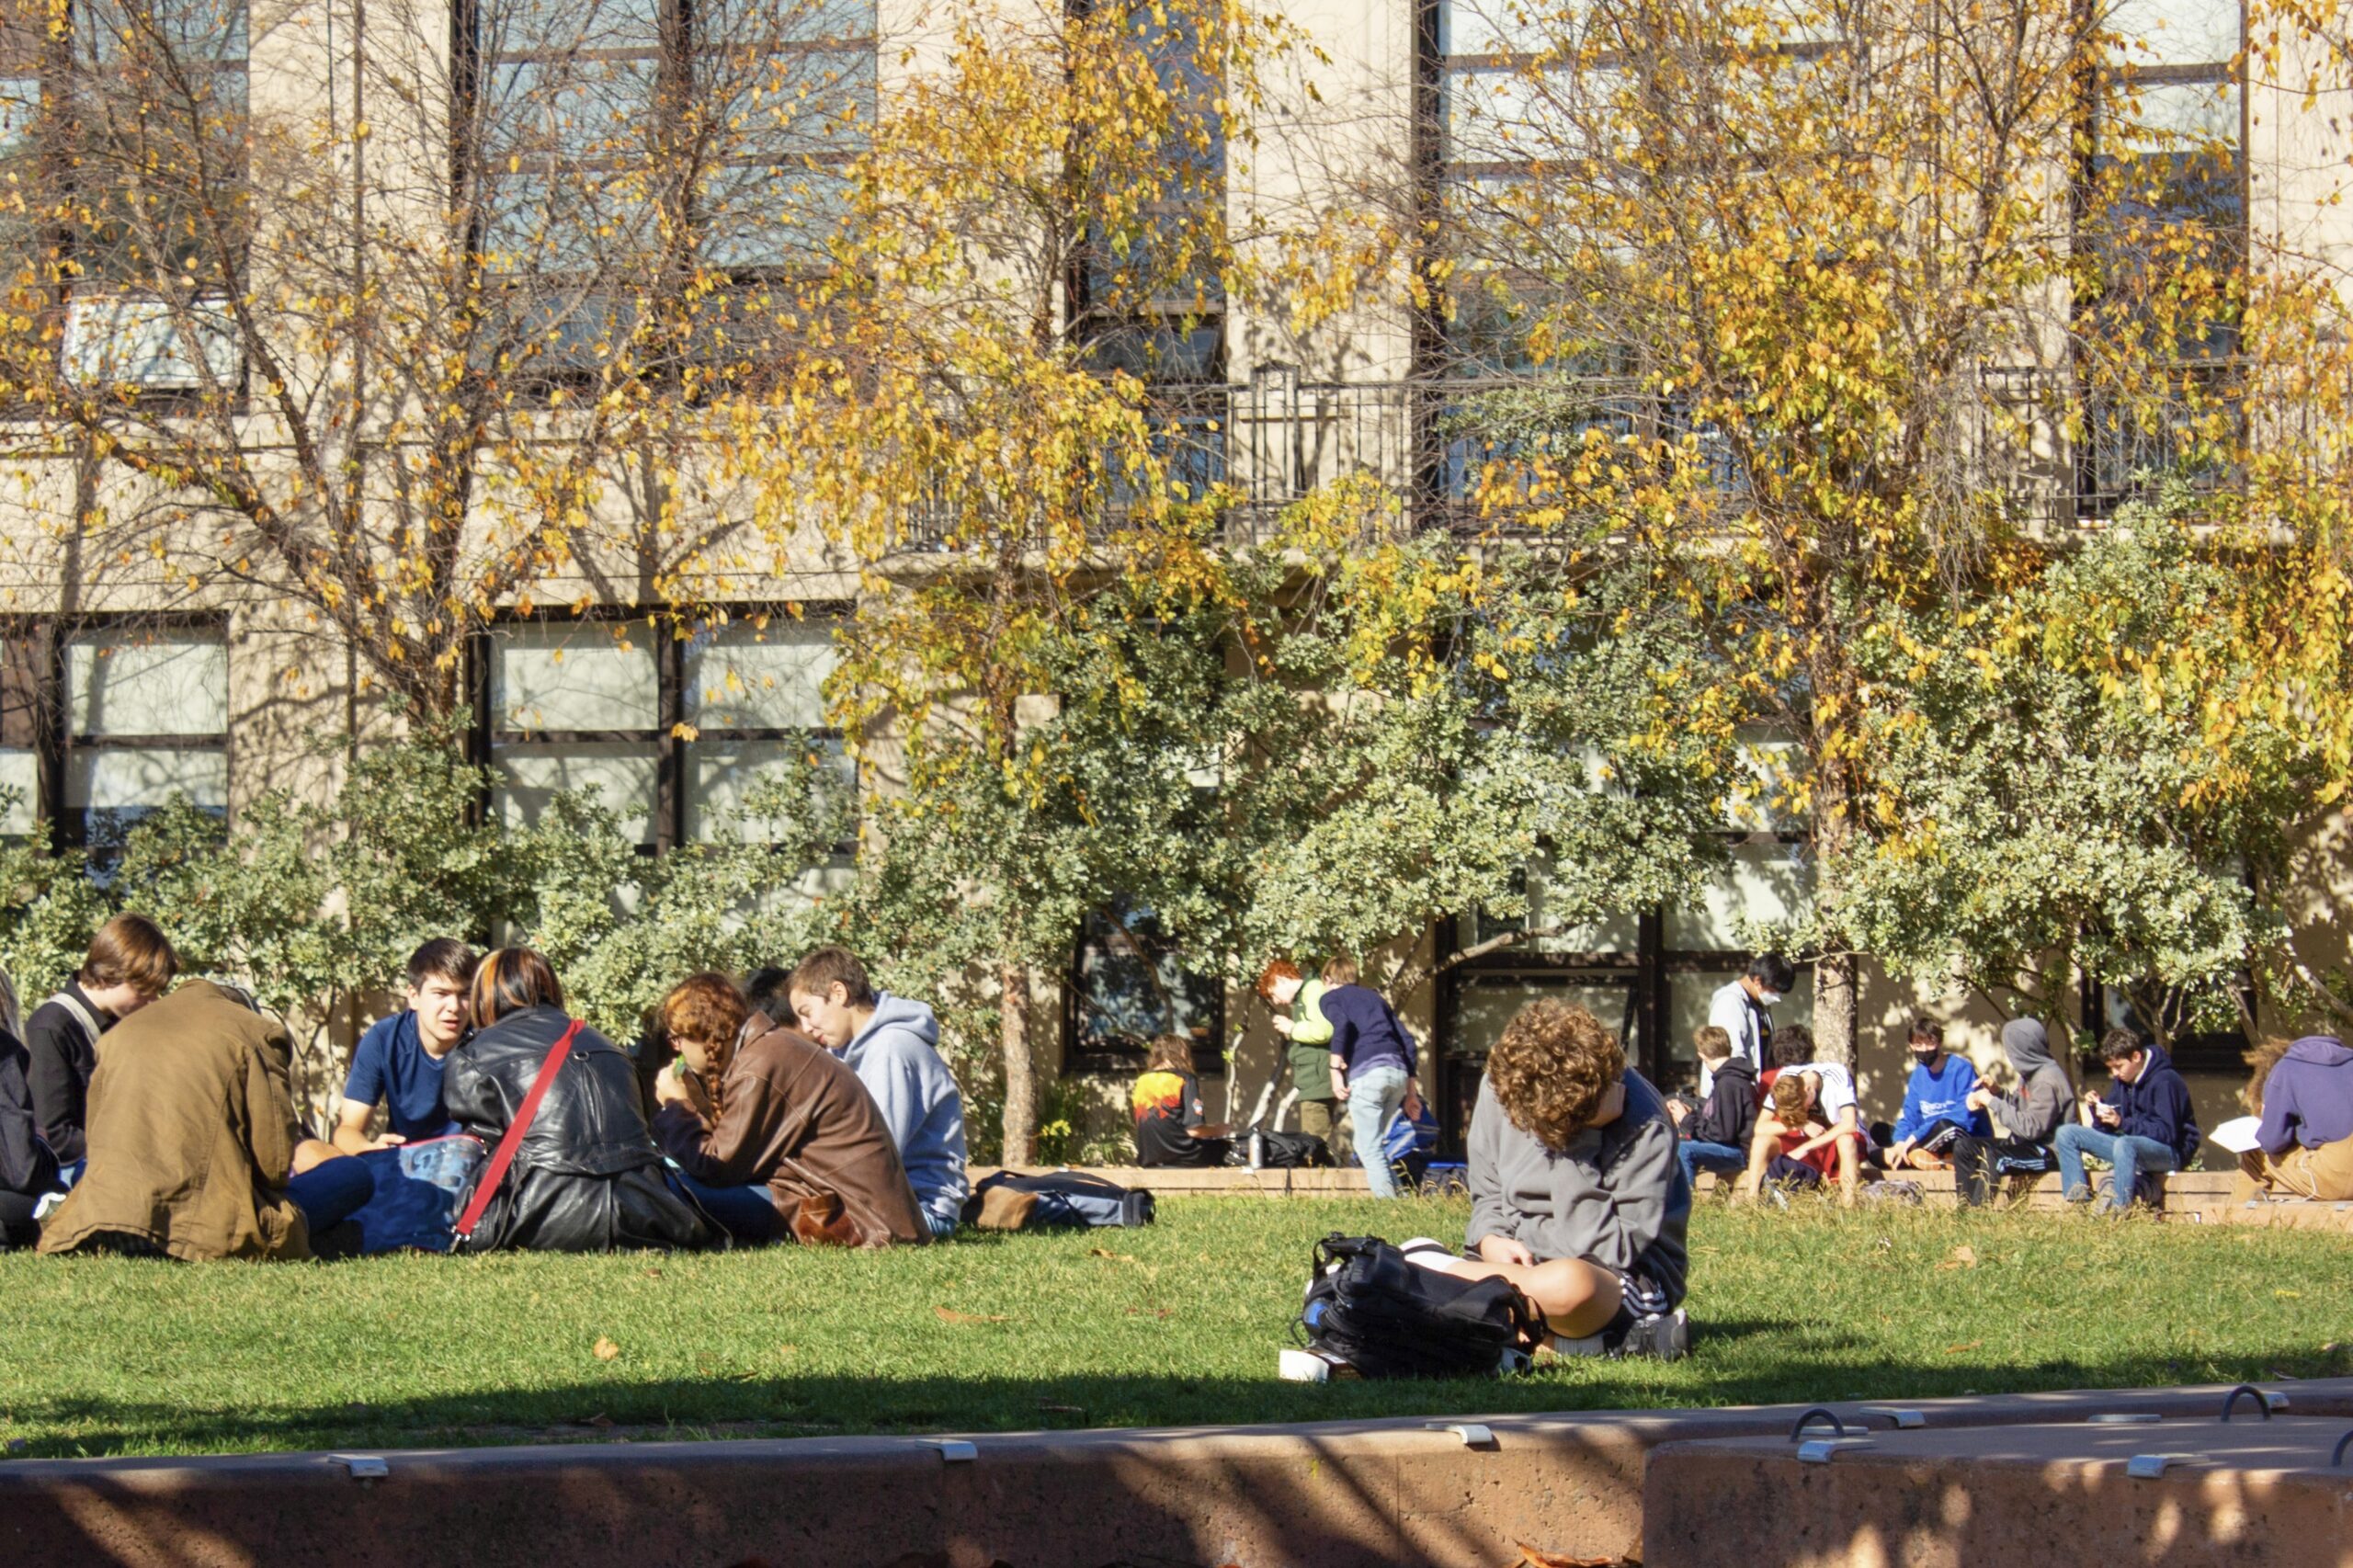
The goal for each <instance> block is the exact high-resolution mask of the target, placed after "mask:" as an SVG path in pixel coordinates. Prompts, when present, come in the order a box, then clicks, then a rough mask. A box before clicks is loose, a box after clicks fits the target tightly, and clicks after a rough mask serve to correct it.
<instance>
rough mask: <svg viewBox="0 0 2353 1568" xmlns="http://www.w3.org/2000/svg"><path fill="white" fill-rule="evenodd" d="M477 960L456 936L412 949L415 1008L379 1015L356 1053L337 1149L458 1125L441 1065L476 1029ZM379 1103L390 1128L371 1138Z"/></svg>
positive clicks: (384, 1143)
mask: <svg viewBox="0 0 2353 1568" xmlns="http://www.w3.org/2000/svg"><path fill="white" fill-rule="evenodd" d="M475 961H476V960H475V958H474V951H473V949H472V948H469V947H467V946H466V945H465V944H464V943H463V942H460V941H459V940H457V939H456V938H455V937H435V938H434V939H433V940H431V941H429V942H427V943H426V944H425V946H423V947H421V948H419V949H416V951H415V952H414V953H412V954H410V955H409V960H408V1006H407V1008H406V1009H405V1010H404V1011H402V1012H398V1013H395V1014H393V1015H392V1017H388V1018H380V1019H378V1020H377V1021H376V1023H375V1025H374V1027H372V1028H369V1031H368V1032H367V1033H366V1034H364V1035H361V1036H360V1037H359V1044H358V1048H357V1049H355V1050H354V1051H352V1053H351V1074H350V1076H349V1077H347V1079H345V1080H344V1085H343V1109H342V1110H341V1111H340V1112H338V1113H337V1116H336V1119H335V1147H336V1148H338V1149H341V1150H342V1151H343V1152H344V1153H347V1154H364V1153H368V1152H369V1150H370V1149H390V1148H393V1147H395V1146H397V1145H399V1144H402V1143H407V1142H415V1141H416V1140H418V1139H424V1138H438V1137H440V1136H441V1135H442V1134H443V1133H446V1132H453V1131H456V1130H457V1124H456V1123H455V1122H454V1121H452V1120H451V1119H450V1117H449V1111H448V1110H447V1109H446V1108H443V1106H442V1104H441V1070H442V1067H443V1066H444V1065H445V1064H446V1063H447V1062H448V1061H449V1052H451V1051H455V1050H456V1049H457V1048H458V1046H459V1044H460V1041H462V1040H464V1039H465V1038H466V1035H467V1033H468V1032H469V1031H468V1028H467V1025H468V1023H469V1021H470V1020H469V1019H468V1017H467V1015H466V993H467V991H468V990H469V989H470V988H471V987H472V984H473V981H474V964H475ZM379 1104H381V1105H382V1106H383V1108H384V1131H383V1133H382V1135H381V1136H380V1137H376V1138H370V1137H369V1136H368V1123H369V1119H370V1118H372V1117H373V1116H374V1115H375V1113H376V1107H377V1106H378V1105H379Z"/></svg>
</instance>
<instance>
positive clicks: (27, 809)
mask: <svg viewBox="0 0 2353 1568" xmlns="http://www.w3.org/2000/svg"><path fill="white" fill-rule="evenodd" d="M38 826H40V757H39V756H36V755H34V754H33V753H32V752H30V751H28V750H23V749H16V748H11V749H7V750H0V837H12V838H13V837H17V836H19V835H24V834H28V833H30V832H32V831H33V830H34V829H35V828H36V827H38Z"/></svg>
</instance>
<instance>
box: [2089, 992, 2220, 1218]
mask: <svg viewBox="0 0 2353 1568" xmlns="http://www.w3.org/2000/svg"><path fill="white" fill-rule="evenodd" d="M2099 1054H2100V1059H2101V1060H2102V1061H2104V1062H2107V1063H2108V1070H2109V1074H2111V1079H2110V1082H2109V1085H2108V1092H2107V1093H2106V1094H2104V1095H2102V1096H2099V1098H2097V1099H2096V1100H2094V1101H2092V1102H2091V1103H2090V1105H2089V1107H2088V1110H2089V1113H2090V1116H2091V1118H2092V1119H2091V1121H2090V1122H2088V1123H2086V1122H2075V1121H2071V1122H2069V1123H2068V1124H2067V1125H2066V1126H2064V1127H2062V1128H2061V1129H2060V1130H2059V1136H2058V1139H2057V1141H2056V1142H2055V1143H2054V1144H2053V1147H2054V1149H2055V1150H2056V1152H2057V1153H2058V1155H2059V1180H2060V1184H2061V1195H2062V1196H2063V1197H2064V1198H2065V1199H2067V1201H2068V1202H2070V1203H2089V1202H2090V1201H2091V1200H2092V1187H2091V1181H2090V1179H2089V1178H2088V1177H2087V1176H2086V1175H2085V1174H2084V1156H2085V1155H2086V1154H2090V1155H2092V1156H2093V1157H2094V1158H2096V1159H2102V1160H2106V1161H2108V1162H2109V1165H2112V1166H2114V1167H2115V1170H2114V1175H2113V1176H2111V1178H2110V1183H2109V1191H2108V1197H2107V1199H2105V1200H2104V1201H2103V1202H2102V1203H2101V1204H2100V1206H2099V1208H2098V1209H2097V1210H2095V1211H2096V1212H2098V1213H2104V1214H2121V1213H2123V1212H2124V1211H2125V1210H2127V1209H2129V1208H2131V1206H2132V1204H2133V1202H2134V1201H2135V1200H2136V1199H2139V1198H2140V1196H2141V1188H2140V1178H2141V1177H2142V1176H2143V1175H2147V1174H2151V1173H2155V1174H2162V1173H2164V1172H2165V1171H2177V1170H2184V1169H2187V1168H2188V1165H2189V1162H2190V1158H2191V1157H2192V1156H2193V1155H2195V1154H2196V1153H2198V1144H2199V1142H2200V1139H2201V1138H2202V1137H2203V1136H2204V1135H2203V1134H2202V1133H2200V1131H2198V1119H2197V1118H2196V1117H2195V1116H2193V1115H2192V1114H2191V1113H2190V1108H2189V1085H2188V1084H2185V1083H2183V1082H2182V1079H2181V1074H2179V1073H2177V1072H2176V1071H2174V1065H2173V1058H2172V1057H2170V1056H2167V1055H2166V1054H2165V1049H2164V1047H2162V1046H2158V1045H2154V1044H2151V1043H2148V1042H2146V1041H2144V1040H2142V1039H2141V1037H2140V1036H2139V1035H2136V1034H2134V1033H2133V1032H2132V1031H2131V1029H2110V1030H2109V1031H2108V1033H2107V1034H2106V1035H2104V1036H2103V1037H2101V1040H2100V1042H2099Z"/></svg>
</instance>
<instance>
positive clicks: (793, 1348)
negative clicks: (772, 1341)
mask: <svg viewBox="0 0 2353 1568" xmlns="http://www.w3.org/2000/svg"><path fill="white" fill-rule="evenodd" d="M776 1353H777V1354H778V1355H779V1356H798V1355H800V1354H801V1346H798V1345H779V1346H777V1347H776Z"/></svg>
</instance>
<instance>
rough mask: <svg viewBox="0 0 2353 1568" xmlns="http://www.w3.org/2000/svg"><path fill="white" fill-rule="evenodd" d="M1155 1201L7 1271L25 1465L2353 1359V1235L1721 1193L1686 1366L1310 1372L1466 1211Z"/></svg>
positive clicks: (1168, 1416) (5, 1362)
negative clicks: (632, 1249) (1391, 1262)
mask: <svg viewBox="0 0 2353 1568" xmlns="http://www.w3.org/2000/svg"><path fill="white" fill-rule="evenodd" d="M1160 1212H1161V1220H1160V1223H1159V1224H1157V1225H1156V1226H1154V1227H1152V1228H1150V1229H1147V1230H1143V1231H1098V1232H1094V1233H1085V1234H1075V1235H1073V1234H1051V1235H1023V1236H968V1237H966V1238H963V1239H961V1240H959V1241H956V1242H954V1243H952V1244H948V1245H944V1246H938V1247H929V1248H925V1249H922V1250H918V1251H909V1252H898V1253H889V1254H871V1253H856V1254H852V1253H838V1252H817V1251H807V1252H804V1251H800V1250H797V1249H794V1248H790V1247H779V1248H775V1249H772V1250H769V1251H765V1252H753V1253H738V1254H733V1255H729V1256H656V1255H642V1256H618V1257H556V1256H491V1257H479V1258H439V1257H413V1256H411V1257H384V1258H371V1259H367V1260H364V1261H360V1262H353V1263H340V1264H332V1265H326V1264H315V1265H282V1266H265V1265H251V1264H207V1265H199V1266H177V1265H167V1264H158V1263H145V1262H134V1261H130V1260H124V1259H72V1260H59V1259H50V1258H36V1257H32V1256H23V1255H8V1256H0V1303H5V1304H6V1305H5V1313H4V1314H0V1323H5V1327H0V1444H4V1445H5V1449H6V1452H7V1453H9V1454H12V1455H16V1456H19V1457H27V1456H45V1455H46V1456H55V1455H74V1454H153V1453H200V1452H220V1451H227V1450H238V1449H313V1448H328V1447H347V1446H361V1445H365V1446H369V1447H392V1446H435V1445H446V1444H453V1443H506V1442H532V1441H545V1440H548V1439H550V1438H574V1439H596V1438H599V1437H705V1436H711V1437H719V1436H725V1437H734V1436H746V1435H759V1436H792V1435H803V1434H835V1433H849V1432H875V1431H907V1430H918V1431H921V1430H949V1431H981V1430H992V1429H995V1430H1006V1429H1030V1428H1040V1427H1067V1426H1155V1425H1164V1424H1191V1423H1224V1422H1255V1421H1279V1420H1311V1419H1318V1418H1324V1417H1340V1416H1352V1415H1391V1414H1397V1415H1403V1414H1412V1413H1423V1412H1428V1413H1443V1412H1464V1411H1505V1410H1550V1409H1575V1408H1594V1407H1608V1406H1620V1407H1626V1406H1648V1405H1691V1404H1732V1403H1757V1402H1771V1401H1782V1400H1810V1399H1835V1398H1857V1397H1867V1396H1869V1397H1898V1396H1910V1397H1920V1396H1927V1395H1934V1394H1952V1393H1965V1392H1993V1391H1996V1390H2021V1389H2052V1388H2068V1387H2077V1386H2091V1385H2126V1384H2140V1383H2169V1382H2189V1381H2234V1380H2238V1379H2242V1378H2278V1377H2318V1376H2329V1375H2346V1374H2348V1373H2353V1350H2348V1349H2347V1346H2353V1292H2348V1291H2347V1289H2346V1287H2347V1284H2348V1282H2353V1268H2349V1267H2348V1265H2347V1238H2345V1237H2340V1236H2336V1235H2332V1234H2323V1233H2309V1232H2284V1231H2283V1232H2268V1231H2256V1230H2249V1229H2243V1228H2236V1227H2225V1226H2212V1225H2189V1224H2181V1223H2165V1224H2159V1223H2156V1222H2154V1221H2133V1222H2130V1223H2126V1224H2121V1225H2117V1224H2103V1223H2098V1222H2094V1221H2087V1220H2085V1219H2081V1218H2077V1217H2072V1216H2052V1217H2045V1216H2033V1215H1985V1216H1980V1215H1968V1214H1957V1213H1950V1212H1940V1211H1936V1210H1928V1211H1925V1212H1924V1211H1920V1210H1901V1211H1885V1212H1882V1211H1871V1212H1865V1213H1859V1214H1853V1215H1846V1214H1840V1213H1837V1212H1836V1211H1835V1210H1827V1209H1806V1210H1799V1211H1796V1212H1792V1213H1788V1214H1783V1213H1778V1212H1760V1211H1753V1210H1730V1209H1725V1208H1722V1207H1720V1206H1716V1205H1713V1204H1703V1205H1702V1207H1701V1209H1700V1210H1699V1214H1698V1215H1697V1216H1696V1218H1695V1220H1694V1222H1693V1226H1692V1246H1693V1251H1694V1255H1695V1256H1694V1258H1693V1270H1692V1274H1693V1290H1692V1296H1691V1300H1690V1302H1689V1306H1690V1308H1691V1312H1692V1317H1693V1320H1694V1323H1695V1324H1696V1329H1695V1345H1694V1352H1693V1355H1692V1357H1691V1358H1690V1359H1689V1360H1688V1361H1684V1362H1682V1363H1679V1364H1677V1365H1675V1366H1660V1365H1657V1364H1655V1363H1646V1362H1590V1361H1579V1362H1573V1363H1566V1364H1561V1365H1558V1366H1554V1367H1552V1368H1550V1369H1545V1370H1542V1371H1540V1372H1538V1373H1537V1374H1535V1375H1534V1376H1532V1377H1529V1378H1524V1379H1518V1380H1514V1381H1506V1382H1476V1383H1426V1384H1403V1383H1384V1384H1368V1383H1335V1384H1328V1385H1322V1386H1317V1385H1307V1384H1292V1383H1284V1382H1281V1381H1278V1380H1277V1378H1276V1377H1275V1354H1276V1351H1277V1350H1278V1349H1279V1348H1280V1347H1281V1346H1284V1345H1286V1344H1288V1343H1290V1341H1289V1340H1288V1338H1287V1337H1286V1330H1287V1325H1288V1324H1289V1322H1290V1317H1291V1315H1292V1314H1293V1312H1296V1310H1297V1308H1298V1305H1299V1298H1300V1291H1301V1289H1302V1285H1303V1284H1304V1281H1305V1278H1306V1270H1307V1256H1308V1248H1309V1245H1310V1244H1311V1243H1312V1242H1313V1240H1314V1238H1315V1237H1317V1236H1319V1235H1322V1234H1324V1233H1326V1232H1328V1231H1334V1230H1340V1231H1348V1232H1361V1231H1375V1232H1378V1233H1383V1234H1386V1235H1389V1236H1390V1237H1392V1239H1403V1238H1404V1237H1405V1236H1407V1235H1411V1234H1413V1233H1416V1232H1426V1233H1430V1234H1434V1235H1439V1236H1445V1237H1449V1238H1453V1237H1459V1236H1460V1235H1461V1227H1462V1222H1463V1220H1464V1217H1465V1212H1466V1210H1465V1207H1464V1206H1463V1205H1461V1204H1460V1203H1436V1202H1431V1203H1423V1202H1415V1201H1408V1202H1406V1203H1403V1204H1399V1205H1393V1206H1383V1205H1381V1204H1377V1203H1373V1202H1370V1201H1366V1200H1354V1201H1317V1200H1306V1199H1292V1200H1288V1201H1281V1202H1270V1201H1267V1200H1266V1199H1179V1200H1174V1201H1170V1202H1167V1203H1165V1204H1163V1205H1162V1207H1161V1211H1160ZM1957 1248H1966V1249H1967V1252H1968V1256H1972V1257H1973V1259H1974V1261H1973V1262H1963V1261H1961V1258H1960V1257H1958V1256H1956V1249H1957ZM600 1348H601V1350H602V1352H603V1353H602V1354H600V1353H599V1352H600Z"/></svg>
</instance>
